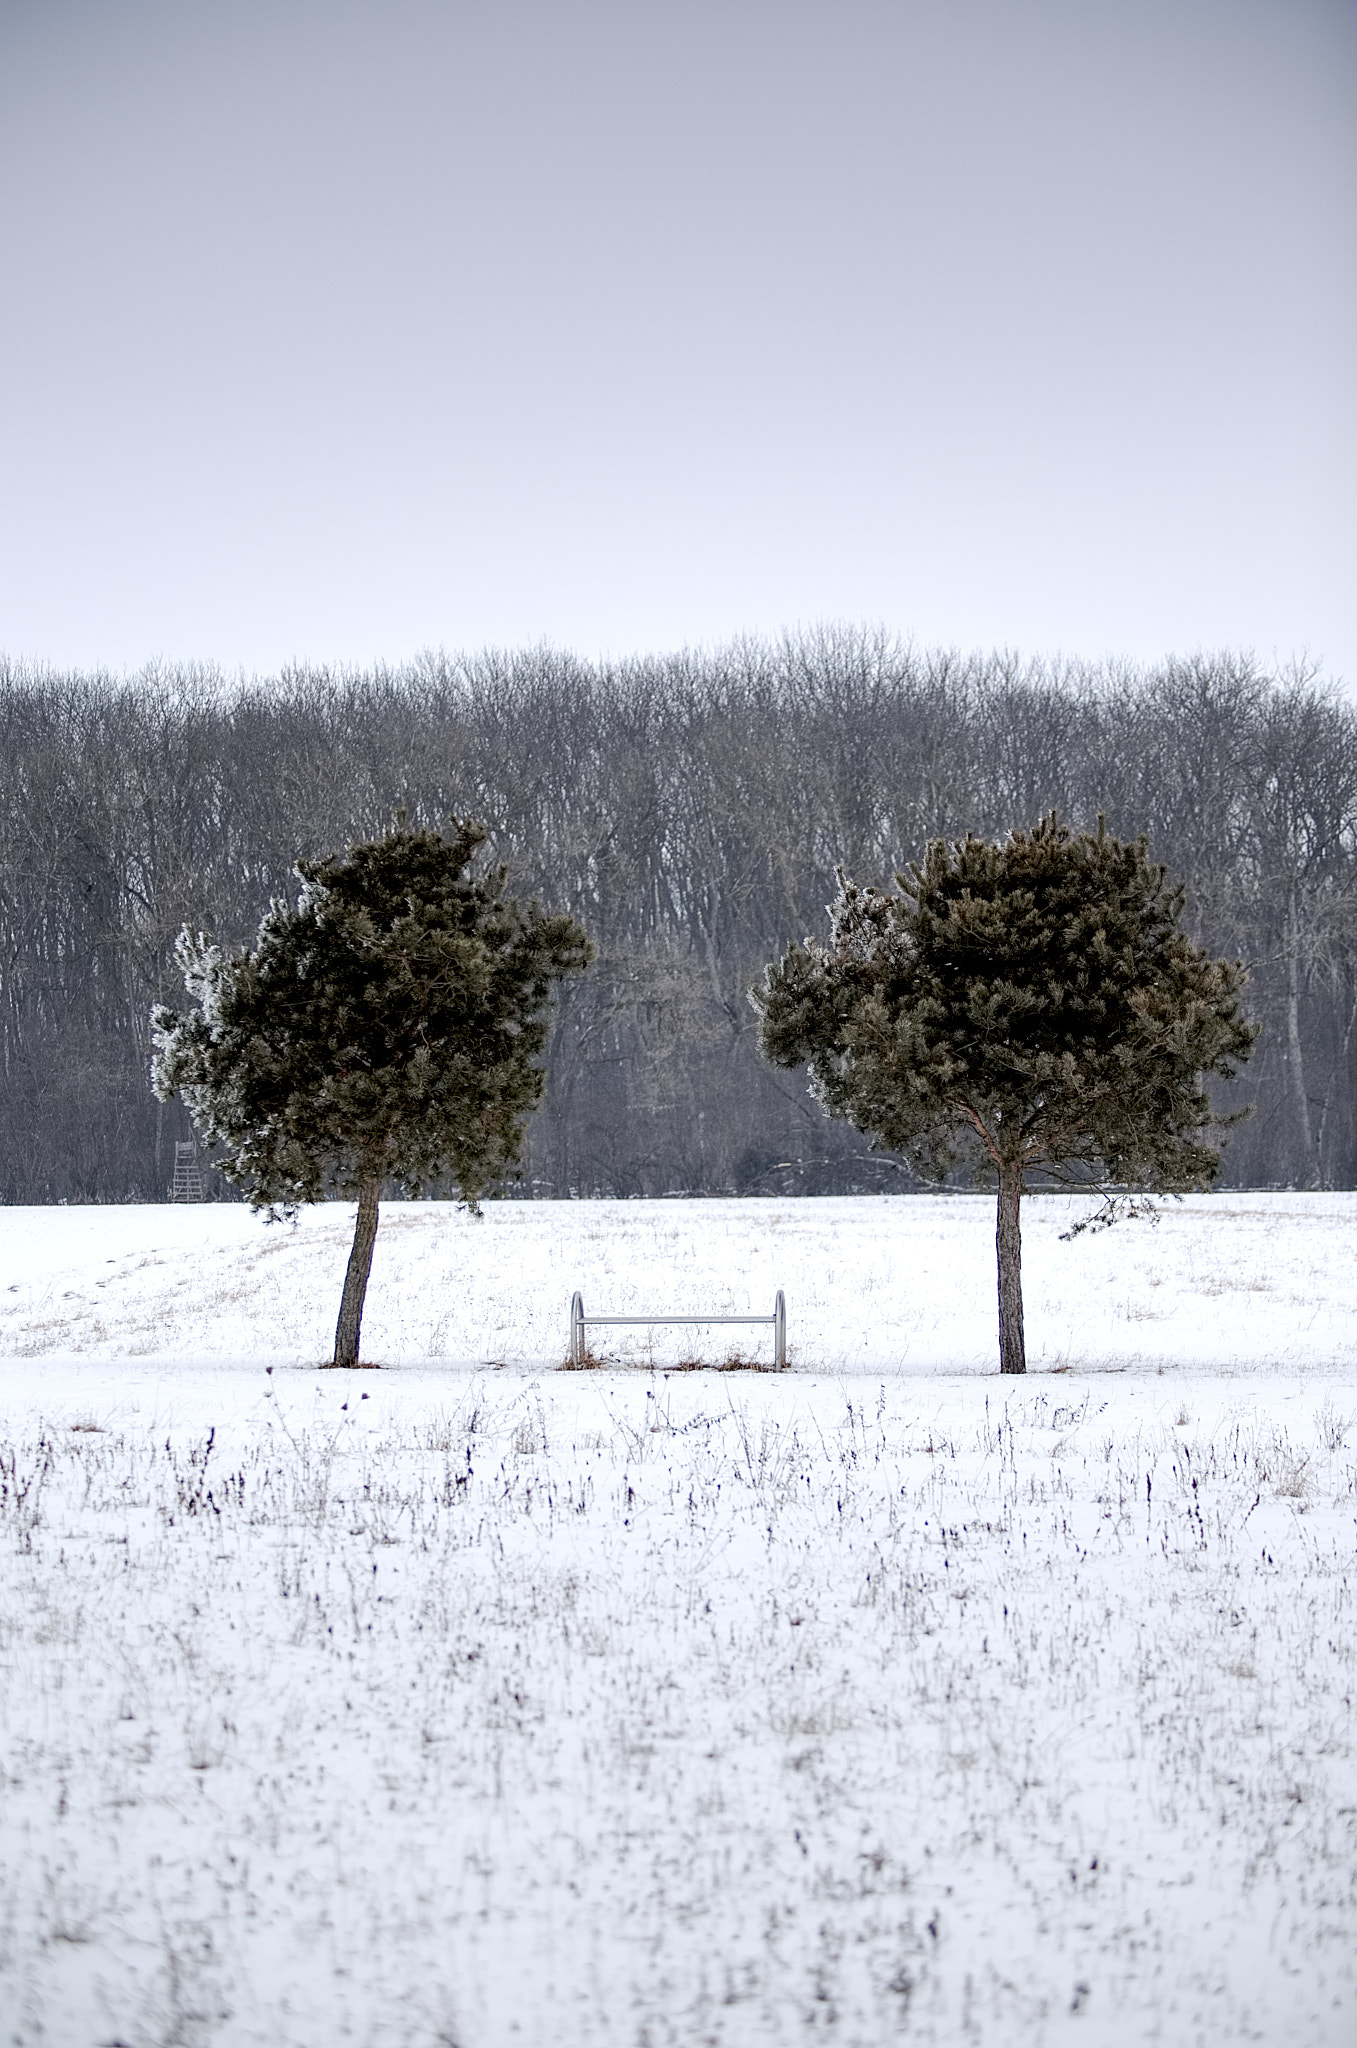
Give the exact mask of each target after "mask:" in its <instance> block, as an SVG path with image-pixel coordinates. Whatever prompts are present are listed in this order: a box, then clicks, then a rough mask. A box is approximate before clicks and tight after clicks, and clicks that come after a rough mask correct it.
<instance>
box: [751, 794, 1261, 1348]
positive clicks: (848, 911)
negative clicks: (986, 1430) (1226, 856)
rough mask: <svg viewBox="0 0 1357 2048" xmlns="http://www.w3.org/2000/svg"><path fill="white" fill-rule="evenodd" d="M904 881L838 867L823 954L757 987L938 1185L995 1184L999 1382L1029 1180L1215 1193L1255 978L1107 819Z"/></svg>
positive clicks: (823, 1097)
mask: <svg viewBox="0 0 1357 2048" xmlns="http://www.w3.org/2000/svg"><path fill="white" fill-rule="evenodd" d="M896 884H897V887H896V889H895V890H877V889H871V888H859V887H858V885H857V884H856V883H854V882H851V881H849V880H847V879H846V878H845V876H844V874H843V872H842V870H840V872H839V897H838V901H837V902H836V903H835V904H834V906H833V908H832V910H831V913H830V919H831V928H830V939H829V944H828V945H827V946H825V945H820V944H817V943H816V942H815V941H814V940H811V939H807V940H806V942H805V943H804V945H793V946H791V947H789V948H788V951H787V953H786V954H785V956H784V957H783V958H782V959H781V960H780V961H777V962H774V963H773V964H772V965H771V966H770V967H769V968H768V969H767V971H766V973H765V976H764V979H763V982H762V985H761V986H760V987H759V988H758V989H756V990H755V991H753V994H752V1000H753V1002H754V1006H755V1008H756V1009H757V1010H758V1012H759V1016H760V1025H759V1043H760V1048H761V1050H762V1051H763V1052H764V1054H765V1055H766V1057H767V1058H768V1059H770V1060H772V1061H773V1062H774V1063H775V1064H776V1065H778V1066H782V1067H798V1066H801V1065H803V1064H809V1067H810V1072H811V1086H812V1091H813V1092H814V1094H815V1095H816V1096H817V1097H818V1099H819V1101H820V1102H821V1104H822V1105H823V1107H824V1109H825V1110H826V1112H827V1113H828V1114H829V1115H831V1116H839V1117H845V1118H847V1119H848V1120H849V1121H850V1122H851V1123H852V1124H854V1125H855V1126H856V1128H857V1129H858V1130H860V1131H863V1132H865V1133H867V1134H868V1135H869V1136H870V1137H871V1138H872V1139H873V1140H874V1142H875V1143H877V1144H878V1145H880V1146H881V1147H883V1148H884V1149H887V1150H889V1151H893V1152H899V1153H901V1154H902V1155H903V1156H904V1157H905V1158H906V1159H908V1160H909V1162H910V1163H911V1164H912V1165H913V1166H914V1167H915V1168H916V1170H917V1171H919V1172H921V1173H922V1174H924V1175H925V1176H927V1177H929V1178H935V1179H940V1178H942V1176H943V1175H944V1174H945V1173H947V1172H948V1171H949V1169H951V1168H952V1167H953V1166H954V1165H955V1164H957V1163H958V1162H959V1161H960V1162H962V1163H964V1164H967V1165H969V1166H970V1167H971V1168H972V1169H974V1170H976V1171H978V1172H979V1173H980V1174H981V1176H982V1177H983V1176H988V1177H992V1178H993V1179H994V1180H996V1181H997V1183H998V1217H997V1229H996V1255H997V1265H998V1283H999V1362H1000V1370H1001V1371H1002V1372H1006V1373H1020V1372H1025V1371H1026V1369H1027V1366H1026V1349H1025V1344H1024V1336H1023V1303H1022V1236H1021V1226H1020V1208H1021V1203H1022V1196H1023V1191H1024V1188H1025V1187H1027V1186H1028V1185H1029V1182H1030V1180H1031V1179H1032V1178H1033V1177H1035V1178H1036V1179H1038V1180H1039V1181H1041V1182H1044V1183H1046V1184H1050V1183H1052V1182H1054V1183H1057V1184H1059V1183H1061V1182H1065V1183H1073V1184H1075V1185H1081V1186H1090V1185H1092V1186H1102V1187H1109V1186H1110V1187H1116V1188H1129V1189H1136V1190H1141V1191H1145V1192H1155V1193H1170V1192H1172V1193H1182V1192H1186V1191H1188V1190H1190V1189H1198V1188H1205V1187H1209V1186H1210V1185H1211V1183H1212V1182H1213V1181H1214V1180H1215V1178H1216V1177H1217V1175H1218V1173H1219V1171H1220V1153H1219V1151H1218V1150H1217V1149H1216V1148H1215V1147H1214V1146H1212V1145H1211V1144H1209V1143H1208V1142H1207V1134H1208V1131H1209V1128H1210V1127H1211V1126H1212V1125H1213V1124H1214V1123H1217V1122H1218V1121H1219V1120H1218V1119H1217V1118H1216V1116H1215V1114H1214V1112H1213V1110H1212V1107H1211V1103H1210V1100H1209V1099H1208V1097H1207V1094H1206V1091H1205V1089H1204V1087H1203V1079H1204V1077H1205V1076H1208V1075H1217V1076H1220V1077H1221V1078H1223V1079H1232V1078H1233V1077H1234V1075H1235V1073H1236V1071H1237V1069H1238V1067H1239V1065H1240V1064H1241V1063H1242V1062H1243V1061H1244V1060H1246V1059H1247V1058H1248V1055H1249V1052H1250V1050H1251V1048H1252V1045H1253V1041H1254V1038H1255V1036H1256V1033H1255V1030H1254V1027H1253V1026H1252V1025H1250V1024H1249V1023H1247V1022H1246V1021H1245V1019H1244V1018H1243V1016H1242V1015H1241V1012H1240V1007H1239V991H1240V988H1241V986H1242V984H1243V981H1244V970H1243V968H1242V966H1241V965H1240V964H1239V963H1238V962H1237V961H1235V962H1231V961H1227V960H1213V959H1212V958H1211V957H1210V956H1209V954H1207V953H1206V952H1204V951H1203V950H1202V949H1201V948H1200V947H1198V946H1196V945H1195V944H1194V943H1193V942H1192V940H1191V939H1189V938H1188V936H1187V935H1186V933H1185V932H1184V931H1183V930H1182V929H1181V923H1180V920H1181V916H1182V909H1183V891H1182V889H1181V888H1175V887H1171V886H1170V885H1169V883H1168V881H1167V880H1166V871H1165V870H1164V869H1163V868H1162V867H1160V866H1158V865H1156V864H1155V863H1154V862H1153V861H1151V859H1150V857H1149V852H1148V849H1147V847H1146V844H1145V841H1144V840H1143V839H1141V840H1139V841H1136V842H1135V843H1128V842H1126V841H1124V840H1118V839H1115V838H1113V837H1112V835H1111V834H1110V833H1108V832H1107V830H1106V829H1105V827H1104V824H1103V822H1102V821H1101V820H1100V821H1099V825H1098V829H1097V831H1096V832H1080V833H1077V834H1076V833H1072V832H1071V831H1070V830H1069V828H1068V827H1067V826H1065V825H1063V824H1062V823H1060V821H1059V820H1058V819H1057V818H1056V816H1055V814H1054V813H1052V814H1051V816H1050V817H1048V818H1044V819H1043V820H1042V822H1041V823H1040V824H1039V825H1037V826H1036V827H1035V828H1033V829H1031V830H1018V831H1014V832H1013V833H1011V834H1010V835H1009V837H1008V839H1007V840H1005V841H1004V842H1003V843H1002V844H999V845H992V844H990V843H989V842H987V841H985V840H982V839H976V838H970V837H968V838H966V839H964V840H961V841H957V842H948V841H946V840H941V839H939V840H935V841H933V842H932V844H930V846H929V847H928V850H927V852H926V854H925V856H924V859H923V861H922V863H915V864H912V865H911V866H910V868H909V869H908V871H907V872H906V873H905V874H902V875H897V876H896Z"/></svg>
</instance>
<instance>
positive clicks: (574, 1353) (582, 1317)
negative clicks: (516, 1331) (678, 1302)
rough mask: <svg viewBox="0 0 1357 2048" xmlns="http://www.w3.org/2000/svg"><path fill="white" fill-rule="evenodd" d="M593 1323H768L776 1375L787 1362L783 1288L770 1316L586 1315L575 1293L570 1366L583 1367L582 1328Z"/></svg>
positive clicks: (606, 1326)
mask: <svg viewBox="0 0 1357 2048" xmlns="http://www.w3.org/2000/svg"><path fill="white" fill-rule="evenodd" d="M589 1323H593V1324H595V1325H596V1326H597V1327H599V1328H601V1329H621V1328H623V1327H629V1328H633V1329H636V1328H640V1329H650V1328H652V1327H653V1326H654V1325H656V1324H658V1323H771V1324H772V1326H773V1364H774V1366H775V1367H776V1368H777V1370H778V1371H779V1372H781V1370H782V1368H783V1367H784V1366H785V1365H786V1363H787V1301H786V1297H785V1296H784V1294H783V1292H782V1289H781V1288H780V1287H779V1288H778V1291H777V1299H776V1300H775V1302H774V1303H773V1313H772V1314H771V1315H770V1316H586V1314H585V1313H584V1297H583V1295H581V1294H579V1293H578V1292H576V1293H575V1294H574V1295H572V1296H571V1301H570V1363H571V1364H572V1365H583V1364H584V1360H585V1356H586V1352H585V1342H584V1332H585V1326H586V1325H587V1324H589Z"/></svg>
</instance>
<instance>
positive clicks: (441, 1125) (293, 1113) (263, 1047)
mask: <svg viewBox="0 0 1357 2048" xmlns="http://www.w3.org/2000/svg"><path fill="white" fill-rule="evenodd" d="M449 828H450V831H449V836H448V837H443V836H442V835H441V834H439V833H437V832H432V831H408V830H406V829H405V828H404V824H403V821H401V822H398V824H397V826H396V828H395V829H393V830H392V831H391V832H389V833H388V834H387V835H386V837H385V838H382V839H376V840H371V841H366V842H364V843H363V844H361V845H357V846H352V847H350V849H349V851H348V852H347V853H346V854H343V855H340V856H335V857H332V858H330V859H328V860H319V861H310V860H303V861H299V862H298V864H297V869H296V872H297V874H298V876H299V878H300V880H301V883H302V888H301V893H300V895H299V897H298V899H297V902H296V903H295V905H294V904H290V903H287V902H283V901H281V900H276V901H275V902H274V903H273V904H272V905H271V906H270V908H269V909H268V911H267V912H266V913H265V915H264V918H263V920H262V922H261V923H260V926H259V934H258V937H257V939H256V942H255V944H254V946H253V947H252V948H250V949H249V950H248V951H246V952H243V953H240V954H237V955H235V956H233V957H230V958H228V957H226V956H225V955H223V954H222V953H221V951H220V950H219V949H218V948H217V947H216V946H214V945H211V944H209V942H208V941H207V940H206V939H205V938H204V937H203V935H202V934H201V933H199V934H197V935H196V936H195V935H193V934H191V933H189V932H188V931H187V930H186V931H184V932H182V933H181V934H180V938H179V945H178V949H177V958H178V961H179V965H180V968H181V971H182V973H183V976H184V982H185V985H186V987H187V989H188V992H189V994H190V995H191V996H192V997H193V998H194V1001H195V1005H196V1007H195V1008H194V1009H192V1010H190V1011H189V1012H188V1013H187V1014H180V1013H179V1012H177V1011H175V1010H171V1009H168V1008H166V1007H164V1006H158V1007H157V1008H156V1009H155V1010H154V1012H153V1013H152V1027H153V1040H154V1054H153V1061H152V1085H153V1086H154V1088H155V1092H156V1093H157V1095H159V1096H160V1097H161V1098H162V1099H164V1098H167V1097H168V1096H170V1095H172V1094H175V1093H178V1094H180V1095H182V1097H183V1099H184V1101H185V1102H186V1104H187V1105H188V1108H189V1110H190V1112H191V1114H192V1116H193V1118H194V1121H195V1123H196V1124H197V1126H198V1129H199V1131H200V1132H201V1134H202V1136H203V1137H204V1139H205V1140H206V1141H207V1142H208V1143H209V1144H210V1145H211V1146H213V1147H214V1148H215V1152H216V1162H215V1163H216V1164H217V1166H218V1167H219V1168H220V1170H221V1171H222V1172H223V1173H224V1174H225V1175H226V1176H227V1178H228V1179H230V1180H232V1181H234V1182H235V1183H237V1185H239V1186H240V1187H242V1188H244V1189H245V1190H246V1191H247V1192H248V1194H249V1198H250V1201H251V1203H252V1204H253V1206H254V1207H256V1208H263V1207H269V1208H273V1209H283V1210H285V1211H286V1210H291V1209H294V1208H295V1206H296V1205H297V1204H298V1203H300V1202H315V1201H320V1200H322V1199H324V1198H326V1197H334V1196H339V1197H343V1198H347V1199H350V1200H352V1199H354V1198H356V1199H357V1203H358V1216H357V1222H356V1226H355V1230H354V1240H353V1249H352V1252H351V1253H350V1257H349V1265H348V1271H347V1274H346V1276H345V1281H344V1294H343V1301H342V1304H341V1307H340V1312H339V1323H338V1327H337V1329H336V1332H335V1352H334V1363H335V1364H336V1365H356V1364H357V1363H358V1355H359V1350H358V1345H359V1333H360V1329H361V1325H362V1316H363V1301H364V1297H365V1295H366V1291H367V1282H368V1273H369V1271H370V1269H371V1265H372V1248H373V1244H374V1242H375V1239H376V1236H377V1222H378V1205H379V1201H380V1198H381V1195H382V1191H383V1189H384V1188H385V1187H386V1186H388V1185H390V1184H392V1183H395V1184H397V1185H399V1186H400V1187H402V1188H403V1189H404V1190H405V1192H406V1193H408V1194H412V1195H413V1194H418V1193H420V1192H421V1191H422V1190H424V1189H425V1188H427V1187H429V1186H430V1185H431V1184H435V1183H437V1182H440V1181H451V1182H452V1183H454V1184H455V1185H456V1187H457V1188H458V1189H459V1191H460V1193H461V1195H462V1198H463V1199H464V1200H465V1201H467V1202H468V1203H469V1204H470V1205H471V1206H472V1208H473V1209H474V1208H475V1207H476V1206H477V1202H478V1198H479V1197H480V1196H481V1195H482V1194H483V1193H484V1192H485V1191H486V1189H488V1188H489V1187H491V1186H493V1185H494V1184H495V1183H496V1182H497V1181H499V1180H501V1179H502V1178H504V1176H505V1175H506V1174H508V1173H510V1172H511V1171H512V1169H513V1168H514V1167H515V1165H516V1164H517V1162H518V1159H519V1156H520V1153H521V1150H522V1144H523V1138H524V1133H525V1128H526V1122H527V1118H528V1116H529V1115H530V1113H531V1112H532V1110H533V1109H534V1108H535V1107H536V1105H537V1102H538V1100H539V1099H540V1096H541V1093H542V1088H543V1085H544V1081H545V1075H544V1071H543V1069H542V1067H541V1065H540V1063H539V1055H540V1054H541V1052H542V1049H543V1046H544V1045H545V1042H546V1034H547V1005H548V999H549V996H550V990H551V983H552V981H553V980H554V979H556V978H557V977H559V976H561V975H565V974H573V973H578V972H580V971H581V970H582V969H583V968H584V967H586V966H587V965H588V962H589V960H590V959H591V958H592V955H593V948H592V946H591V945H590V942H589V940H588V938H587V937H586V935H585V933H584V932H583V931H582V930H581V928H580V927H579V925H577V924H576V923H575V922H574V920H573V919H572V918H570V917H565V916H552V915H549V914H547V913H546V912H544V911H543V910H542V909H541V908H540V907H539V905H538V904H537V903H535V902H534V903H530V904H528V905H527V906H526V907H524V906H521V905H519V904H518V903H517V902H515V901H514V900H513V898H512V897H509V896H507V895H506V894H505V875H504V871H503V869H497V870H493V871H491V872H489V873H485V874H481V875H474V874H473V873H472V872H471V867H472V862H473V857H474V855H475V853H476V850H477V848H478V847H479V846H480V845H481V843H482V842H483V841H484V839H485V837H486V830H485V827H484V826H483V825H479V824H475V823H472V822H469V821H459V820H457V819H451V820H450V821H449Z"/></svg>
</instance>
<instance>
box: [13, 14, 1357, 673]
mask: <svg viewBox="0 0 1357 2048" xmlns="http://www.w3.org/2000/svg"><path fill="white" fill-rule="evenodd" d="M1355 202H1357V5H1354V4H1353V0H1070V4H1060V0H1032V4H1026V0H935V4H911V0H896V4H885V0H881V4H874V0H821V4H808V5H798V4H771V0H770V4H763V5H761V4H757V0H725V4H717V5H707V4H703V0H697V4H694V0H684V4H682V5H677V4H660V0H655V4H645V0H632V4H623V0H613V4H607V0H600V4H596V5H590V4H576V0H557V4H554V5H553V4H549V0H536V4H530V0H496V4H493V5H492V4H483V5H475V6H472V5H455V4H453V5H436V4H433V0H426V4H421V0H382V4H380V5H378V4H349V5H345V4H314V5H312V4H306V0H269V4H262V5H253V4H251V0H218V4H208V0H174V4H171V0H146V4H139V0H98V4H85V5H79V4H75V0H0V238H2V241H0V258H2V261H3V273H2V274H3V297H4V311H3V316H2V317H0V433H2V438H0V464H2V465H3V470H2V474H0V648H3V649H4V650H6V651H7V652H8V653H9V654H10V655H11V656H28V657H36V658H38V659H41V660H47V661H50V662H53V663H56V664H59V665H67V664H82V665H86V666H89V665H95V664H102V665H109V666H112V667H114V668H119V669H121V668H125V667H135V666H137V665H139V664H140V663H141V662H143V661H144V660H146V659H147V658H148V657H151V656H154V655H163V656H166V657H169V658H179V657H197V658H205V659H211V660H215V661H218V662H220V663H221V664H223V666H225V667H226V668H228V669H235V668H237V667H244V668H245V669H247V670H266V669H271V668H274V667H276V666H277V665H278V664H279V663H280V662H282V661H284V660H287V659H289V658H299V659H307V658H309V659H312V660H321V659H325V660H345V661H368V660H370V659H372V658H374V657H378V656H385V657H387V658H391V659H395V658H399V657H400V656H403V655H407V654H410V653H412V652H414V651H415V650H416V649H418V648H420V647H422V646H428V645H439V644H441V645H444V646H447V647H449V648H455V647H475V646H480V645H482V644H484V643H486V642H495V643H498V644H514V643H521V642H524V641H529V640H536V639H539V638H542V637H546V638H548V639H550V640H553V641H555V642H558V643H562V644H565V645H569V646H572V647H575V648H578V649H579V650H580V651H582V652H586V653H598V652H605V651H611V652H614V653H622V652H625V651H629V650H632V649H638V648H653V649H661V648H667V647H673V646H676V645H679V644H682V643H694V642H699V641H705V642H710V641H713V640H719V639H724V638H726V637H728V636H730V635H732V634H735V633H738V632H741V631H764V632H768V631H776V630H777V629H778V628H780V627H782V626H784V625H796V624H798V623H804V624H809V623H811V622H814V621H818V620H826V619H839V620H851V621H867V622H872V623H876V622H882V623H884V624H886V625H887V626H889V627H891V628H892V629H895V630H897V631H899V632H900V633H902V634H905V635H907V636H911V637H913V638H914V639H915V640H917V641H918V642H920V643H923V644H932V643H935V642H945V643H955V644H959V645H961V646H965V647H972V646H980V645H983V646H990V645H994V644H1001V645H1006V646H1011V647H1021V648H1023V649H1026V650H1028V651H1032V652H1036V651H1039V650H1046V651H1053V650H1056V649H1062V650H1064V651H1066V652H1069V653H1083V654H1091V655H1100V654H1104V653H1121V654H1128V655H1132V656H1135V657H1152V656H1155V655H1157V654H1160V653H1163V652H1166V651H1169V650H1174V649H1176V650H1180V651H1189V650H1191V649H1194V648H1198V647H1215V646H1221V645H1230V646H1235V647H1240V646H1251V647H1253V648H1255V649H1256V650H1257V651H1258V653H1259V654H1260V655H1262V656H1264V657H1265V658H1267V659H1271V658H1273V657H1274V656H1276V657H1278V658H1280V659H1285V658H1287V657H1288V656H1291V655H1293V654H1297V653H1299V652H1300V651H1301V650H1302V649H1308V650H1309V651H1310V652H1311V653H1312V654H1313V655H1315V656H1317V657H1319V658H1320V659H1322V661H1323V662H1324V665H1325V670H1326V672H1327V673H1328V674H1330V675H1332V676H1341V677H1345V678H1347V679H1348V680H1349V681H1350V682H1357V596H1355V595H1354V581H1355V579H1354V574H1353V570H1354V564H1357V482H1355V480H1357V375H1354V369H1355V367H1357V365H1355V362H1354V357H1355V356H1357V349H1355V348H1354V334H1355V333H1357V321H1355V320H1354V314H1355V313H1357V283H1355V274H1354V254H1355V253H1357V251H1355V248H1354V243H1355V240H1357V238H1355V237H1354V223H1355V221H1357V203H1355Z"/></svg>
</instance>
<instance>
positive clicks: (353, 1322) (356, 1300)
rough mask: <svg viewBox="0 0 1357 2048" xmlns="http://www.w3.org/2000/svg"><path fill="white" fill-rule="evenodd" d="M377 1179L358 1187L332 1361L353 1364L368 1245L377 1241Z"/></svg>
mask: <svg viewBox="0 0 1357 2048" xmlns="http://www.w3.org/2000/svg"><path fill="white" fill-rule="evenodd" d="M381 1191H382V1187H381V1182H380V1181H375V1180H370V1181H366V1182H365V1183H364V1184H363V1186H362V1187H361V1188H360V1189H359V1190H358V1218H357V1221H356V1222H355V1224H354V1229H353V1250H352V1251H351V1252H350V1253H349V1268H348V1271H347V1272H346V1273H345V1275H344V1296H343V1299H342V1301H341V1302H340V1304H339V1321H338V1323H337V1324H336V1326H335V1361H334V1362H335V1364H336V1365H357V1363H358V1338H359V1333H360V1332H361V1330H362V1327H363V1301H364V1298H365V1296H366V1294H367V1291H368V1274H369V1273H370V1272H371V1271H372V1247H373V1245H374V1244H375V1243H376V1242H377V1202H378V1197H379V1196H380V1194H381Z"/></svg>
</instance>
